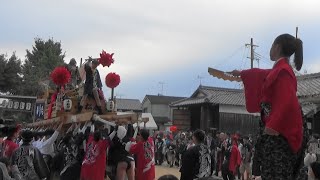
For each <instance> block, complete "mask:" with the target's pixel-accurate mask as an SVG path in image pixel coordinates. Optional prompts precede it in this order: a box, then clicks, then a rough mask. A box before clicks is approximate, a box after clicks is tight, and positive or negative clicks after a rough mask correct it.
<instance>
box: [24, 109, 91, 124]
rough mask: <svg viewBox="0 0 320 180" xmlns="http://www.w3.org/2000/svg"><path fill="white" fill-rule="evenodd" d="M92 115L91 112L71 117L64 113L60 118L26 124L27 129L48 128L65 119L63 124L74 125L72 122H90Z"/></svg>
mask: <svg viewBox="0 0 320 180" xmlns="http://www.w3.org/2000/svg"><path fill="white" fill-rule="evenodd" d="M92 115H93V112H85V113H81V114H76V115H73V114H70V113H64V114H62V115H61V116H59V117H56V118H52V119H46V120H42V121H38V122H35V123H31V124H28V125H27V127H37V126H48V125H52V124H56V123H60V122H61V121H62V120H63V118H67V120H66V123H65V124H70V123H74V122H80V123H81V122H86V121H90V120H91V117H92Z"/></svg>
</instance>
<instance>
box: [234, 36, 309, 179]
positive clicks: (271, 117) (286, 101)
mask: <svg viewBox="0 0 320 180" xmlns="http://www.w3.org/2000/svg"><path fill="white" fill-rule="evenodd" d="M293 54H294V64H295V68H296V70H298V71H299V70H300V69H301V67H302V63H303V51H302V41H301V40H300V39H297V38H295V37H294V36H292V35H289V34H282V35H280V36H278V37H277V38H276V39H275V40H274V42H273V44H272V47H271V49H270V58H271V60H272V61H274V62H275V63H274V66H273V68H272V69H257V68H254V69H249V70H243V71H238V70H234V71H232V72H231V74H232V75H234V76H240V77H241V79H242V81H243V84H244V89H245V97H246V108H247V110H248V112H251V113H257V112H260V113H261V125H262V126H261V127H262V128H261V136H260V137H259V139H258V141H257V144H256V151H255V155H254V159H253V161H254V162H253V175H255V176H260V175H261V178H262V179H273V180H275V179H295V175H294V174H295V173H296V172H298V170H297V168H298V166H297V165H298V164H299V163H300V162H298V158H300V157H299V156H300V152H301V149H302V141H303V126H302V125H303V120H302V113H301V107H300V105H299V101H298V98H297V96H296V93H297V79H296V76H295V74H294V72H293V69H292V67H291V66H290V62H289V60H290V57H291V56H292V55H293Z"/></svg>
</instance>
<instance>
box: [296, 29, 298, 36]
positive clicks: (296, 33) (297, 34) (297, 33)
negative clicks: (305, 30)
mask: <svg viewBox="0 0 320 180" xmlns="http://www.w3.org/2000/svg"><path fill="white" fill-rule="evenodd" d="M297 38H298V27H296V39H297Z"/></svg>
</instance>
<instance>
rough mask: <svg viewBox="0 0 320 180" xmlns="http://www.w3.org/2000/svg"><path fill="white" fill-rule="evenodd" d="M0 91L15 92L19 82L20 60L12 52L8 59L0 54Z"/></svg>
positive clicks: (17, 89) (20, 78)
mask: <svg viewBox="0 0 320 180" xmlns="http://www.w3.org/2000/svg"><path fill="white" fill-rule="evenodd" d="M0 74H1V76H0V92H3V93H10V94H17V93H18V91H19V88H18V87H19V86H20V84H21V80H22V77H21V61H20V59H18V57H17V56H16V55H15V53H13V54H12V55H11V57H10V58H9V59H7V55H5V54H1V55H0Z"/></svg>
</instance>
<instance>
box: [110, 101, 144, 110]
mask: <svg viewBox="0 0 320 180" xmlns="http://www.w3.org/2000/svg"><path fill="white" fill-rule="evenodd" d="M116 108H117V111H118V112H127V111H131V112H135V113H142V104H141V102H140V100H139V99H116Z"/></svg>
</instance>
